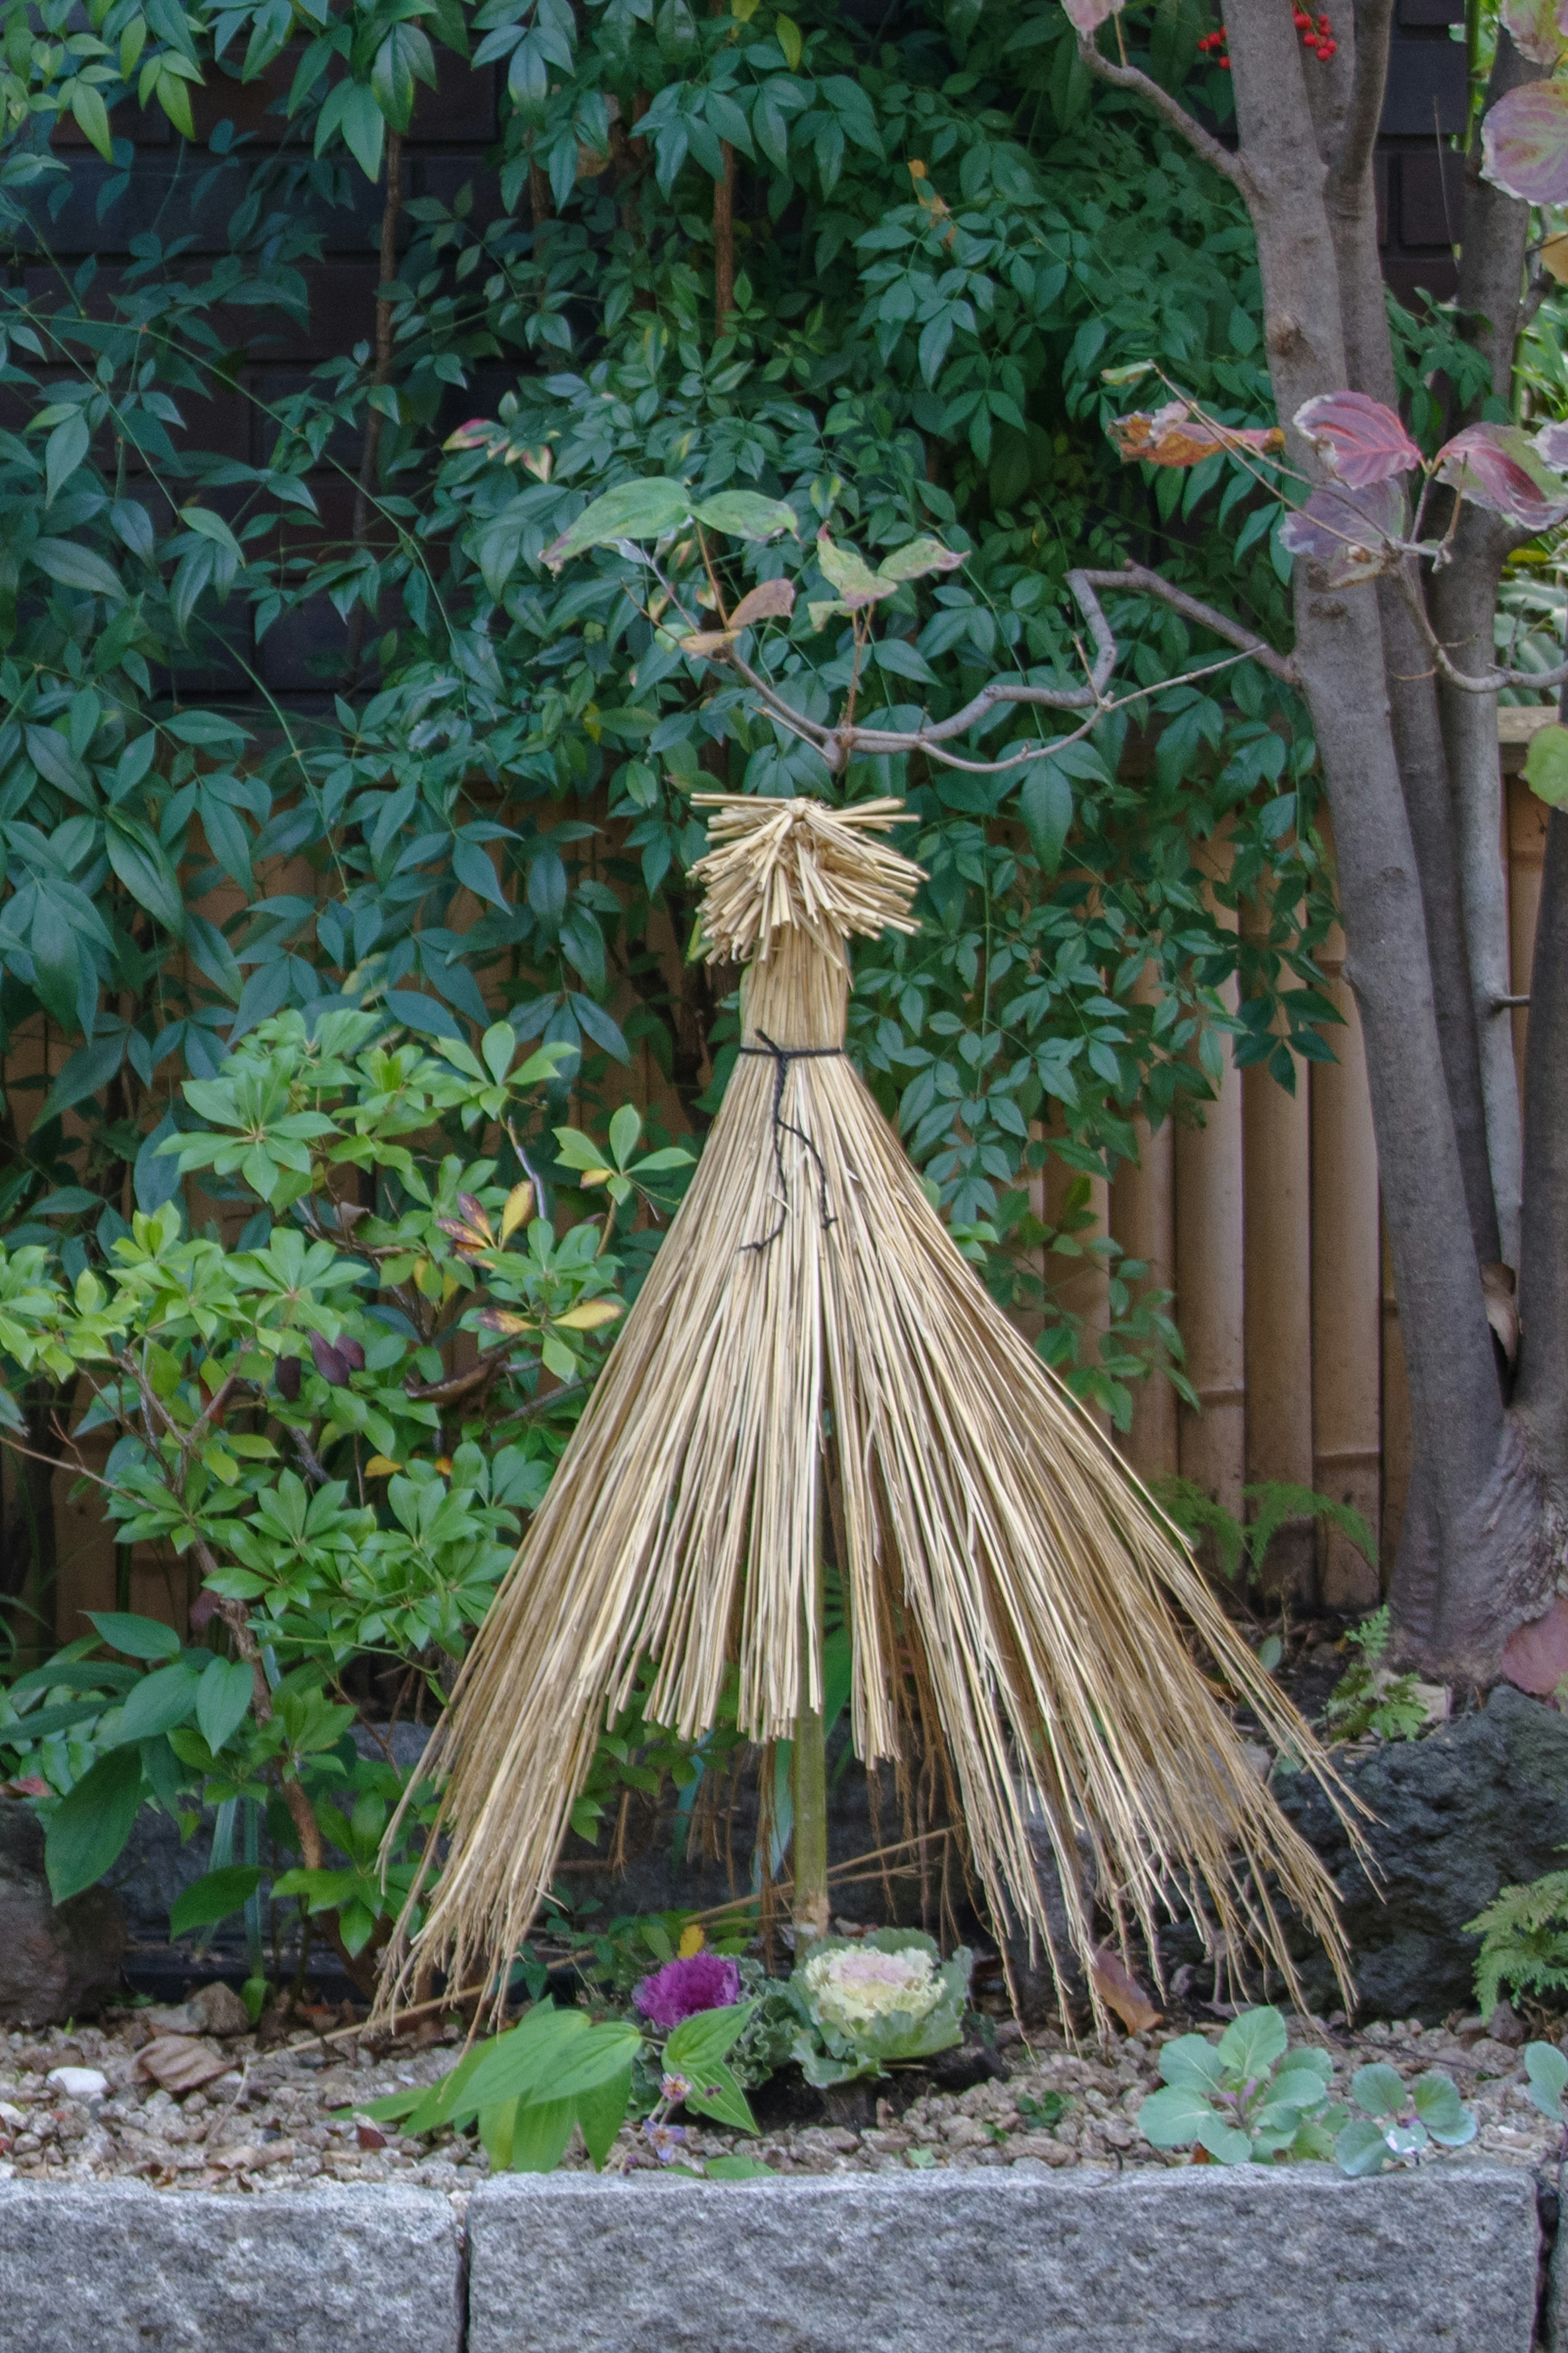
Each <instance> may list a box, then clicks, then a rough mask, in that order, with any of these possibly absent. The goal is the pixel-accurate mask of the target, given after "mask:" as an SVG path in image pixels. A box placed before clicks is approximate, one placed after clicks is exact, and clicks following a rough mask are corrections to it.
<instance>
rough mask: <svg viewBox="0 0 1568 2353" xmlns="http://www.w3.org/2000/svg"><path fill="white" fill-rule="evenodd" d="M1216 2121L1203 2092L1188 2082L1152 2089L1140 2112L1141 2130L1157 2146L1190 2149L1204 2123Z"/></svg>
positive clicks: (1145, 2137)
mask: <svg viewBox="0 0 1568 2353" xmlns="http://www.w3.org/2000/svg"><path fill="white" fill-rule="evenodd" d="M1214 2122H1215V2112H1214V2109H1213V2108H1212V2107H1211V2106H1210V2105H1209V2103H1208V2102H1207V2100H1205V2097H1204V2095H1203V2094H1202V2093H1201V2092H1200V2091H1198V2090H1197V2089H1196V2088H1195V2086H1194V2085H1191V2084H1165V2085H1164V2087H1163V2089H1162V2090H1160V2091H1158V2092H1151V2093H1150V2094H1149V2096H1148V2098H1147V2099H1146V2100H1145V2101H1144V2103H1143V2105H1142V2107H1141V2108H1140V2109H1139V2111H1138V2129H1139V2131H1140V2132H1141V2133H1142V2135H1143V2137H1144V2139H1145V2140H1147V2141H1151V2142H1152V2144H1153V2146H1154V2147H1156V2148H1190V2147H1191V2146H1192V2144H1193V2142H1194V2140H1195V2139H1196V2138H1197V2137H1198V2135H1199V2133H1200V2132H1201V2131H1202V2130H1203V2129H1204V2126H1205V2125H1208V2124H1212V2123H1214Z"/></svg>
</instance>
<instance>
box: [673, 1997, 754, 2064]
mask: <svg viewBox="0 0 1568 2353" xmlns="http://www.w3.org/2000/svg"><path fill="white" fill-rule="evenodd" d="M756 2007H757V2005H756V2003H755V2002H754V2001H734V2002H729V2003H726V2005H725V2006H724V2008H723V2009H721V2010H699V2011H698V2013H697V2015H696V2017H695V2018H687V2019H683V2020H682V2021H681V2022H680V2024H679V2026H678V2027H677V2028H676V2029H675V2031H674V2032H673V2033H672V2034H670V2035H669V2036H668V2038H667V2040H666V2042H665V2046H664V2064H665V2068H666V2070H667V2072H668V2071H669V2070H671V2069H673V2070H674V2072H675V2073H677V2074H679V2075H685V2076H686V2077H688V2078H689V2081H691V2082H693V2083H695V2082H696V2080H697V2078H698V2076H699V2075H700V2074H701V2073H703V2072H704V2070H705V2069H707V2068H710V2067H714V2066H717V2064H718V2063H719V2062H720V2060H721V2059H722V2058H723V2056H724V2054H725V2052H728V2051H730V2050H731V2049H732V2048H733V2047H734V2044H735V2043H736V2042H737V2041H738V2040H739V2038H740V2037H741V2035H742V2034H743V2033H744V2032H745V2030H746V2028H747V2026H748V2025H749V2023H750V2021H751V2020H752V2015H753V2013H754V2012H755V2010H756Z"/></svg>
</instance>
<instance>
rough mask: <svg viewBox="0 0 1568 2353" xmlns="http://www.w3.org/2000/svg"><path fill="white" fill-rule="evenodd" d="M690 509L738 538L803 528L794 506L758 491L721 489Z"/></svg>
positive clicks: (795, 531) (793, 532) (710, 525)
mask: <svg viewBox="0 0 1568 2353" xmlns="http://www.w3.org/2000/svg"><path fill="white" fill-rule="evenodd" d="M691 512H692V513H693V514H694V515H695V516H696V518H697V520H698V522H703V523H706V524H707V525H708V528H709V530H710V531H724V532H729V533H732V535H733V536H734V537H735V538H737V539H776V538H777V537H778V535H779V533H780V532H781V531H787V532H788V533H790V534H791V536H792V537H795V536H797V535H798V533H799V529H800V526H799V524H798V523H797V522H796V521H795V509H794V508H793V507H789V506H785V505H784V501H783V500H782V499H764V498H759V497H758V495H757V493H756V491H720V492H719V493H718V495H717V496H716V497H715V498H711V499H704V500H703V501H702V503H701V505H700V506H696V507H693V508H692V510H691ZM628 535H629V534H628Z"/></svg>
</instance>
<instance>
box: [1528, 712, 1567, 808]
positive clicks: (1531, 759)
mask: <svg viewBox="0 0 1568 2353" xmlns="http://www.w3.org/2000/svg"><path fill="white" fill-rule="evenodd" d="M1524 781H1525V783H1526V784H1527V785H1528V786H1530V789H1531V792H1532V793H1533V794H1534V795H1535V797H1536V799H1537V800H1541V801H1544V802H1545V803H1546V805H1547V807H1549V808H1568V727H1563V726H1561V725H1560V724H1559V723H1557V722H1556V721H1555V720H1554V721H1553V722H1552V725H1551V726H1550V727H1542V728H1539V729H1538V730H1537V731H1536V733H1534V734H1533V735H1532V736H1531V739H1530V749H1529V751H1528V752H1527V753H1526V754H1525V755H1524Z"/></svg>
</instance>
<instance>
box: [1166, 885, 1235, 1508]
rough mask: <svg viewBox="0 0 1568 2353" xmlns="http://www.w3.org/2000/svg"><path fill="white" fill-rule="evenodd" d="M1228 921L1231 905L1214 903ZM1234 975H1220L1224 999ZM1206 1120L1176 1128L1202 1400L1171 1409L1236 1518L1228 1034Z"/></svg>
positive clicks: (1192, 1365)
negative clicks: (1198, 1407)
mask: <svg viewBox="0 0 1568 2353" xmlns="http://www.w3.org/2000/svg"><path fill="white" fill-rule="evenodd" d="M1230 854H1231V853H1230V848H1229V845H1228V843H1223V842H1216V843H1213V844H1211V845H1210V847H1209V850H1208V854H1207V856H1206V858H1205V861H1204V862H1205V864H1206V865H1207V866H1208V869H1209V871H1210V872H1211V874H1213V875H1214V876H1215V879H1216V880H1217V879H1219V877H1220V876H1221V875H1222V874H1223V873H1224V872H1225V871H1226V869H1227V867H1228V865H1229V861H1230ZM1215 913H1216V915H1217V917H1218V920H1219V922H1220V923H1222V924H1225V925H1226V927H1227V928H1234V926H1235V923H1236V916H1235V913H1234V912H1233V911H1232V910H1230V909H1228V908H1218V909H1216V910H1215ZM1224 995H1225V998H1226V1003H1227V1004H1229V1005H1230V1006H1232V1007H1234V1006H1235V1004H1236V1002H1237V984H1236V982H1235V980H1234V979H1232V980H1229V981H1227V982H1226V986H1225V990H1224ZM1204 1112H1205V1125H1204V1126H1202V1127H1199V1128H1194V1127H1184V1128H1180V1129H1178V1130H1177V1133H1176V1155H1175V1156H1176V1293H1177V1303H1176V1307H1177V1317H1178V1321H1179V1322H1180V1324H1181V1330H1182V1338H1183V1340H1184V1343H1185V1345H1186V1351H1187V1377H1188V1378H1189V1380H1190V1381H1191V1382H1192V1385H1193V1387H1194V1389H1195V1390H1196V1391H1197V1393H1198V1398H1199V1401H1200V1404H1201V1407H1202V1410H1201V1411H1200V1412H1197V1413H1194V1411H1193V1410H1192V1409H1191V1408H1190V1407H1189V1406H1182V1407H1181V1408H1180V1409H1178V1413H1177V1448H1178V1458H1179V1461H1180V1465H1181V1472H1182V1476H1183V1478H1184V1479H1190V1480H1191V1481H1192V1482H1193V1484H1194V1486H1195V1487H1201V1488H1202V1490H1203V1492H1204V1493H1205V1494H1206V1495H1208V1496H1210V1497H1211V1498H1212V1499H1213V1500H1214V1501H1215V1503H1218V1504H1223V1505H1224V1506H1225V1509H1226V1511H1227V1512H1232V1513H1234V1514H1235V1515H1236V1517H1237V1519H1240V1517H1241V1515H1242V1498H1241V1490H1242V1487H1243V1485H1244V1483H1245V1481H1246V1475H1247V1473H1246V1456H1247V1431H1246V1388H1245V1383H1246V1377H1247V1356H1246V1334H1245V1321H1246V1318H1245V1304H1244V1295H1243V1282H1244V1274H1243V1243H1242V1217H1243V1209H1242V1202H1243V1190H1244V1188H1243V1181H1242V1145H1241V1073H1240V1071H1238V1070H1237V1067H1236V1064H1235V1061H1234V1060H1232V1058H1231V1054H1230V1050H1229V1043H1228V1040H1227V1041H1226V1056H1225V1074H1224V1077H1223V1078H1222V1079H1221V1081H1220V1087H1219V1094H1218V1098H1217V1100H1216V1101H1215V1102H1213V1103H1207V1104H1205V1107H1204Z"/></svg>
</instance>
